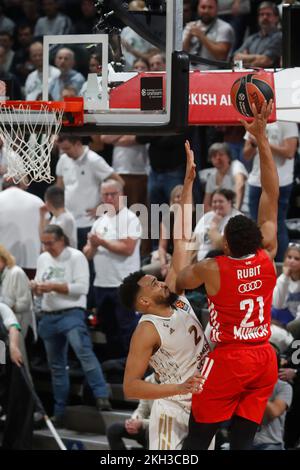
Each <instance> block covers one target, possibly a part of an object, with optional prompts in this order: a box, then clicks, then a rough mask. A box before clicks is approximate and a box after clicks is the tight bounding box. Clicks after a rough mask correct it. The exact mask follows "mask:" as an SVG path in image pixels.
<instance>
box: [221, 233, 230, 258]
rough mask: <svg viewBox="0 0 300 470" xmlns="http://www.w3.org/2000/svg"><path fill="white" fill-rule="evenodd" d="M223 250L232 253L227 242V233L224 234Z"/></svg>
mask: <svg viewBox="0 0 300 470" xmlns="http://www.w3.org/2000/svg"><path fill="white" fill-rule="evenodd" d="M222 244H223V251H224V253H225V254H226V255H228V254H229V253H230V249H229V246H228V243H227V240H226V237H225V235H223V243H222Z"/></svg>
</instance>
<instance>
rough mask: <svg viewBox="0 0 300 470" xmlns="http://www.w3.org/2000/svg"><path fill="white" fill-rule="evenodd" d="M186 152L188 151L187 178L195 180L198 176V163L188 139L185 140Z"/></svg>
mask: <svg viewBox="0 0 300 470" xmlns="http://www.w3.org/2000/svg"><path fill="white" fill-rule="evenodd" d="M185 153H186V170H185V178H186V179H189V180H191V181H194V179H195V178H196V164H195V159H194V152H193V150H192V149H191V146H190V143H189V141H188V140H186V141H185Z"/></svg>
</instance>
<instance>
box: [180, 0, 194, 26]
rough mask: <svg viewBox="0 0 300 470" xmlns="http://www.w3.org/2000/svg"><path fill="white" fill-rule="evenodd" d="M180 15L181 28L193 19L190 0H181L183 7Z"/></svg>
mask: <svg viewBox="0 0 300 470" xmlns="http://www.w3.org/2000/svg"><path fill="white" fill-rule="evenodd" d="M182 8H183V9H182V13H183V15H182V16H183V18H182V19H183V27H184V26H185V25H186V24H187V23H189V22H190V21H192V19H193V10H192V4H191V0H183V6H182Z"/></svg>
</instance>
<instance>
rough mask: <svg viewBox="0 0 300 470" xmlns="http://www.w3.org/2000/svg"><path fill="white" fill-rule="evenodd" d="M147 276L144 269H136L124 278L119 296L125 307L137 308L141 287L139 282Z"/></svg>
mask: <svg viewBox="0 0 300 470" xmlns="http://www.w3.org/2000/svg"><path fill="white" fill-rule="evenodd" d="M144 276H145V273H144V271H142V270H140V271H135V272H134V273H131V274H129V276H127V277H125V278H124V279H123V282H122V284H121V285H120V287H119V298H120V300H121V303H122V304H123V306H124V307H126V308H128V309H129V310H136V306H135V304H136V299H137V294H138V291H139V289H140V286H139V285H138V282H139V280H140V279H142V277H144Z"/></svg>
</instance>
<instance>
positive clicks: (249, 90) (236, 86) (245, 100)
mask: <svg viewBox="0 0 300 470" xmlns="http://www.w3.org/2000/svg"><path fill="white" fill-rule="evenodd" d="M230 97H231V102H232V104H233V106H234V107H235V109H236V110H237V111H238V112H239V113H241V114H242V115H243V116H246V117H253V113H252V109H251V105H252V103H254V104H255V106H256V109H257V111H258V112H260V110H261V107H262V105H263V103H264V101H267V102H269V101H270V100H271V99H274V92H273V89H272V87H271V85H270V83H268V82H267V80H266V79H265V78H264V76H263V74H255V73H249V74H248V75H245V76H244V77H241V78H238V79H237V80H236V81H235V82H234V83H233V85H232V87H231V91H230Z"/></svg>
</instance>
